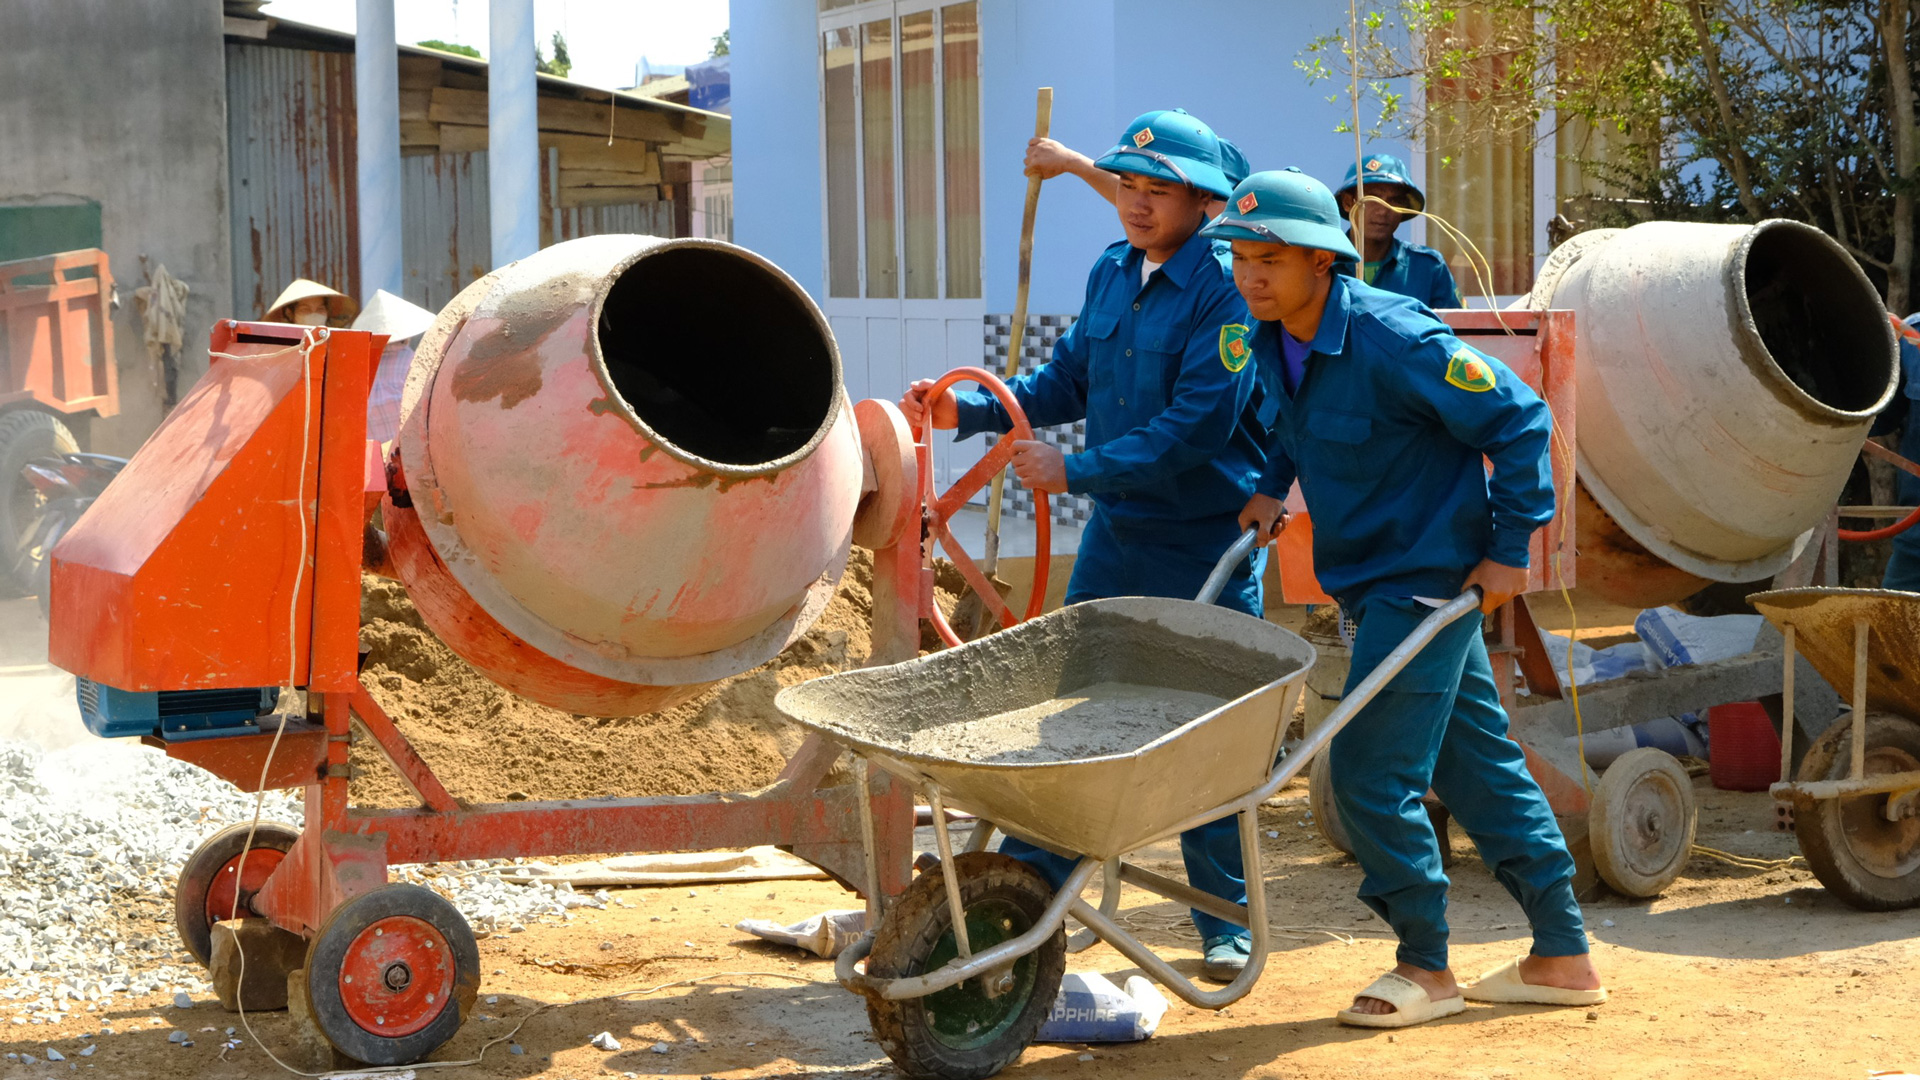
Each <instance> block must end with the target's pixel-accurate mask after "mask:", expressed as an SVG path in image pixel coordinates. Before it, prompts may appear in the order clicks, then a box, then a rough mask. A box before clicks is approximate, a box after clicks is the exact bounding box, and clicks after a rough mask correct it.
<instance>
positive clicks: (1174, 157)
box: [1093, 109, 1246, 199]
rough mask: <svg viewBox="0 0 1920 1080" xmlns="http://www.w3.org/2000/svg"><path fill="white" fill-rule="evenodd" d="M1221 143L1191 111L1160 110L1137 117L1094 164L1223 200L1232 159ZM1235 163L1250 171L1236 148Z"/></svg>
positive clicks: (1229, 190) (1230, 187)
mask: <svg viewBox="0 0 1920 1080" xmlns="http://www.w3.org/2000/svg"><path fill="white" fill-rule="evenodd" d="M1223 141H1224V140H1222V139H1221V138H1220V136H1218V135H1215V134H1214V133H1213V129H1212V128H1210V127H1208V126H1207V125H1205V124H1203V123H1201V122H1200V121H1199V120H1197V119H1195V118H1194V117H1192V116H1189V115H1188V114H1187V110H1185V109H1161V110H1157V111H1155V112H1150V113H1142V114H1140V115H1139V116H1137V117H1135V118H1134V120H1133V123H1131V124H1128V125H1127V131H1126V134H1124V135H1122V136H1121V137H1120V142H1119V143H1118V144H1116V145H1115V146H1114V148H1113V149H1111V150H1109V151H1107V152H1106V153H1105V154H1104V155H1102V156H1101V157H1100V159H1099V160H1098V161H1095V162H1094V163H1093V164H1094V167H1095V168H1097V169H1105V170H1106V171H1108V172H1116V173H1122V172H1130V173H1139V174H1140V175H1142V176H1151V177H1153V178H1155V179H1157V180H1171V181H1172V182H1174V183H1176V184H1186V185H1188V186H1189V187H1196V188H1199V189H1200V190H1201V191H1205V192H1207V193H1209V194H1212V195H1216V196H1219V197H1220V198H1222V199H1224V198H1226V197H1227V196H1228V195H1229V194H1231V193H1232V191H1233V181H1232V180H1230V179H1228V176H1227V170H1228V168H1229V166H1230V159H1229V156H1228V154H1227V152H1226V151H1224V150H1223V149H1222V146H1221V144H1222V142H1223ZM1227 145H1229V146H1231V145H1232V144H1230V143H1229V144H1227ZM1231 160H1232V161H1238V162H1239V167H1240V168H1242V169H1244V168H1245V166H1246V158H1245V157H1243V156H1242V155H1241V154H1240V151H1239V149H1238V148H1237V147H1236V148H1234V149H1233V151H1232V157H1231Z"/></svg>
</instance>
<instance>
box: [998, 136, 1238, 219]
mask: <svg viewBox="0 0 1920 1080" xmlns="http://www.w3.org/2000/svg"><path fill="white" fill-rule="evenodd" d="M1220 158H1221V170H1220V171H1221V172H1222V173H1224V174H1226V177H1227V186H1228V187H1232V186H1233V185H1234V184H1238V183H1239V182H1240V181H1242V180H1245V179H1246V178H1247V174H1248V173H1250V172H1252V171H1253V169H1252V167H1251V166H1249V165H1248V164H1247V155H1245V154H1243V153H1241V152H1240V148H1239V147H1238V146H1235V145H1234V144H1233V143H1232V141H1230V140H1229V139H1227V138H1226V137H1225V136H1221V137H1220ZM1025 164H1026V171H1027V175H1028V176H1037V177H1039V178H1040V179H1042V180H1051V179H1053V178H1054V177H1056V176H1061V175H1066V174H1071V175H1073V176H1077V177H1079V178H1080V179H1081V180H1082V181H1083V182H1084V183H1085V184H1086V185H1087V186H1088V187H1090V188H1092V189H1093V193H1094V194H1095V195H1098V196H1100V197H1101V198H1103V199H1105V200H1107V201H1108V202H1114V201H1115V200H1116V199H1118V198H1119V196H1120V176H1119V174H1117V173H1111V172H1108V171H1106V170H1105V169H1102V168H1101V167H1100V166H1099V165H1098V164H1096V163H1095V162H1094V160H1093V159H1092V158H1090V157H1088V156H1087V155H1085V154H1083V153H1081V152H1080V151H1078V150H1075V149H1074V148H1072V147H1070V146H1068V145H1066V144H1065V143H1062V142H1059V141H1056V140H1054V139H1049V138H1046V137H1045V136H1041V135H1036V136H1034V137H1033V138H1031V139H1029V140H1027V159H1026V163H1025ZM1226 207H1227V202H1226V200H1225V199H1221V198H1215V199H1213V200H1211V201H1210V202H1208V203H1207V216H1208V217H1212V216H1213V215H1215V214H1217V213H1219V212H1220V211H1222V210H1224V209H1226Z"/></svg>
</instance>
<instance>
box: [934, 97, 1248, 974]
mask: <svg viewBox="0 0 1920 1080" xmlns="http://www.w3.org/2000/svg"><path fill="white" fill-rule="evenodd" d="M1098 165H1099V167H1100V168H1101V169H1103V170H1105V171H1107V172H1110V173H1113V174H1116V175H1117V177H1118V186H1117V188H1116V191H1115V206H1116V208H1117V209H1118V210H1119V215H1120V225H1121V227H1122V228H1123V229H1124V230H1125V232H1126V237H1127V238H1126V239H1125V240H1123V241H1121V242H1119V243H1117V244H1114V245H1113V246H1111V247H1109V248H1107V250H1106V251H1105V252H1103V253H1102V254H1101V256H1100V259H1099V261H1098V262H1096V263H1095V264H1094V267H1093V273H1092V274H1091V275H1089V276H1088V278H1087V292H1086V299H1085V301H1084V302H1083V306H1082V307H1081V310H1080V317H1079V319H1078V321H1076V322H1075V323H1074V324H1073V325H1072V326H1071V327H1069V328H1068V329H1067V332H1066V333H1064V334H1062V335H1061V336H1060V339H1059V341H1058V342H1056V343H1055V345H1054V348H1053V359H1052V361H1051V362H1049V363H1047V364H1046V365H1044V366H1042V367H1041V368H1040V369H1039V370H1038V371H1035V372H1034V373H1033V374H1031V375H1025V376H1022V377H1020V378H1017V379H1014V380H1012V382H1011V383H1010V384H1009V385H1010V386H1011V388H1012V390H1013V393H1014V396H1015V397H1016V398H1017V399H1018V400H1019V402H1020V407H1021V409H1022V410H1024V411H1025V413H1026V415H1027V419H1028V420H1029V421H1030V422H1031V423H1032V424H1033V425H1034V426H1035V427H1041V426H1044V425H1050V424H1064V423H1070V422H1072V421H1075V420H1080V419H1085V420H1086V422H1087V449H1086V450H1084V451H1082V452H1079V453H1075V454H1062V453H1061V452H1060V451H1059V450H1058V449H1057V448H1054V447H1051V446H1048V445H1046V444H1045V443H1042V442H1038V441H1029V442H1022V443H1020V444H1019V446H1018V448H1017V450H1016V453H1015V457H1014V460H1013V468H1014V472H1015V474H1016V475H1018V476H1019V477H1020V480H1021V482H1022V483H1024V484H1026V485H1027V486H1028V487H1030V488H1033V489H1035V490H1038V491H1047V492H1071V493H1073V494H1076V495H1081V494H1084V495H1090V496H1092V498H1093V502H1094V513H1093V518H1092V520H1091V521H1089V522H1088V524H1087V528H1086V531H1085V533H1084V534H1083V535H1082V537H1081V540H1080V551H1079V557H1078V558H1077V559H1076V561H1075V562H1074V567H1073V577H1072V579H1071V580H1070V581H1069V582H1068V585H1067V603H1069V604H1072V603H1078V602H1080V601H1083V600H1093V599H1099V598H1103V597H1111V596H1171V597H1182V598H1185V599H1189V600H1190V599H1192V598H1193V597H1194V596H1195V595H1196V594H1197V593H1198V592H1199V591H1200V587H1201V585H1202V584H1204V583H1205V581H1206V578H1207V575H1208V574H1209V573H1210V572H1211V571H1212V569H1213V566H1214V563H1215V562H1216V561H1218V559H1219V558H1220V556H1221V555H1222V554H1224V553H1225V552H1226V549H1227V548H1228V547H1229V546H1231V545H1232V543H1233V541H1234V540H1235V539H1236V538H1237V537H1238V536H1239V534H1240V527H1239V525H1238V524H1237V522H1238V517H1239V512H1240V509H1241V507H1243V506H1244V505H1245V504H1246V501H1247V499H1248V497H1249V496H1251V495H1252V494H1253V483H1254V478H1255V477H1256V476H1257V475H1258V474H1259V472H1260V469H1261V465H1262V462H1263V457H1262V454H1263V446H1264V442H1265V424H1264V423H1262V422H1261V421H1260V419H1259V418H1258V417H1257V415H1256V414H1257V412H1258V409H1259V405H1258V402H1257V401H1256V400H1255V399H1256V384H1255V381H1254V375H1253V371H1252V369H1251V367H1250V366H1249V364H1248V359H1249V357H1250V355H1251V354H1250V353H1249V352H1248V350H1247V347H1246V343H1245V341H1244V340H1243V339H1244V336H1245V334H1246V332H1247V325H1246V322H1247V309H1246V305H1245V304H1243V303H1242V302H1241V300H1240V295H1239V293H1237V292H1235V291H1234V287H1233V276H1232V272H1231V270H1230V269H1229V267H1228V265H1227V252H1226V247H1225V245H1221V244H1215V243H1213V242H1212V241H1210V240H1207V239H1205V238H1203V237H1202V236H1200V227H1201V226H1202V225H1204V224H1205V223H1206V214H1205V211H1206V207H1207V204H1208V203H1209V202H1210V201H1212V200H1214V199H1218V198H1223V197H1225V196H1226V195H1227V194H1228V193H1229V192H1230V191H1231V190H1232V185H1231V184H1230V183H1228V182H1227V180H1226V177H1225V175H1224V171H1223V170H1224V169H1225V168H1228V167H1230V162H1229V160H1228V158H1227V156H1226V155H1224V154H1223V153H1222V150H1221V140H1220V139H1219V138H1218V137H1217V136H1216V135H1215V134H1214V133H1213V131H1212V129H1211V128H1209V127H1207V126H1206V125H1205V124H1203V123H1201V122H1200V121H1199V120H1197V119H1195V118H1194V117H1192V116H1189V115H1187V114H1186V113H1185V112H1184V111H1181V110H1178V109H1175V110H1169V111H1162V112H1150V113H1147V114H1145V115H1143V116H1140V117H1139V118H1137V119H1135V120H1134V122H1133V123H1132V124H1130V125H1128V126H1127V130H1126V133H1125V134H1124V135H1122V136H1121V139H1120V143H1119V145H1117V146H1115V147H1114V148H1113V149H1112V150H1110V151H1108V152H1107V153H1106V154H1105V155H1104V156H1102V157H1101V158H1100V159H1099V161H1098ZM932 385H933V382H932V380H923V381H921V382H917V383H915V384H914V385H913V387H912V388H911V389H909V390H908V392H907V394H906V396H905V397H904V398H903V399H902V400H901V402H900V407H901V409H902V411H903V412H905V413H906V415H907V419H908V420H909V421H910V422H911V423H913V424H914V425H915V426H916V427H917V426H918V425H919V423H920V420H921V417H922V416H924V415H925V412H926V410H928V409H929V408H930V409H931V410H932V413H933V422H934V426H936V427H940V428H958V437H960V438H966V437H968V436H970V435H974V434H976V433H979V432H983V431H985V432H1005V431H1007V430H1008V429H1009V427H1010V426H1011V425H1010V423H1009V421H1008V418H1007V415H1006V412H1005V411H1004V410H1003V409H1002V408H1001V407H1000V406H999V404H998V403H997V402H996V401H995V400H994V399H993V398H992V397H991V396H990V395H987V394H984V393H979V392H962V393H955V392H954V391H952V390H948V391H947V392H946V393H944V394H943V395H942V396H941V397H940V398H939V399H937V400H931V401H930V400H928V398H927V391H928V390H929V389H930V388H931V387H932ZM1269 407H1270V406H1269ZM1264 566H1265V554H1264V552H1262V553H1260V554H1259V555H1257V556H1256V557H1255V558H1254V559H1252V560H1249V561H1248V562H1243V563H1242V564H1241V565H1240V567H1239V568H1238V569H1237V570H1236V571H1235V573H1234V575H1233V577H1232V578H1231V579H1230V580H1229V581H1228V582H1227V587H1226V589H1225V591H1224V592H1222V593H1221V595H1220V601H1219V602H1220V603H1221V604H1222V605H1224V606H1226V607H1230V608H1233V609H1235V610H1237V611H1243V612H1246V613H1247V614H1249V615H1254V616H1258V615H1260V614H1261V594H1260V572H1261V570H1262V569H1263V568H1264ZM1180 847H1181V852H1182V854H1183V855H1184V856H1185V857H1186V864H1187V878H1188V880H1189V881H1191V882H1192V883H1193V884H1194V885H1195V886H1196V887H1198V888H1201V889H1205V890H1206V891H1208V892H1210V893H1213V894H1214V895H1216V896H1220V897H1223V898H1225V899H1227V900H1231V901H1233V902H1235V903H1244V902H1245V900H1246V886H1245V883H1244V881H1243V877H1244V875H1243V872H1242V867H1241V861H1240V845H1239V839H1238V825H1237V822H1236V820H1235V818H1233V817H1232V816H1229V817H1226V818H1223V819H1221V820H1219V821H1216V822H1211V823H1209V824H1207V825H1203V826H1200V827H1199V828H1196V829H1190V830H1188V831H1187V833H1186V834H1185V835H1183V836H1182V837H1181V839H1180ZM1000 850H1001V851H1003V852H1006V853H1008V854H1011V855H1014V856H1016V857H1018V858H1020V859H1023V860H1025V861H1027V862H1028V863H1030V864H1032V865H1033V866H1035V867H1036V868H1037V869H1039V870H1040V871H1041V872H1042V873H1043V874H1045V875H1046V876H1047V877H1048V878H1049V879H1051V880H1052V882H1053V883H1054V885H1055V886H1056V887H1058V885H1059V884H1060V883H1061V882H1062V881H1064V880H1065V878H1066V875H1067V873H1068V872H1070V871H1071V869H1072V862H1071V861H1069V860H1067V859H1064V858H1061V857H1060V856H1058V855H1055V854H1053V853H1051V852H1048V851H1044V850H1042V849H1039V848H1035V847H1033V846H1032V845H1029V844H1026V843H1023V842H1021V841H1019V840H1015V839H1011V838H1009V839H1008V840H1007V841H1006V842H1005V843H1004V844H1003V845H1002V846H1001V848H1000ZM1193 921H1194V925H1195V926H1197V927H1198V928H1199V930H1200V934H1201V937H1202V939H1203V941H1204V946H1205V948H1204V951H1205V963H1204V966H1203V971H1204V973H1205V974H1206V975H1207V976H1208V977H1210V978H1216V979H1220V980H1222V981H1226V980H1229V979H1231V978H1232V977H1233V976H1234V975H1235V974H1237V973H1238V972H1239V970H1240V969H1241V968H1243V967H1245V966H1246V957H1247V950H1248V937H1247V934H1246V932H1245V931H1244V930H1242V929H1241V928H1240V927H1237V926H1234V925H1232V924H1231V923H1227V922H1225V921H1223V920H1220V919H1217V918H1214V917H1213V916H1211V915H1207V914H1205V913H1204V912H1199V911H1195V912H1194V913H1193Z"/></svg>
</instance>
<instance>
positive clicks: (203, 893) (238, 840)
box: [173, 821, 300, 967]
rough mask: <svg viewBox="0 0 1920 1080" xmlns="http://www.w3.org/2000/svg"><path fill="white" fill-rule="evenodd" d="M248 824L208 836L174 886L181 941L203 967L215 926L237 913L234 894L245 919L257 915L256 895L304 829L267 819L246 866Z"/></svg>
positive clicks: (255, 836)
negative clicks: (243, 852)
mask: <svg viewBox="0 0 1920 1080" xmlns="http://www.w3.org/2000/svg"><path fill="white" fill-rule="evenodd" d="M247 829H248V826H247V825H244V824H242V825H230V826H228V827H227V828H224V829H221V830H220V831H219V832H217V833H214V834H213V835H212V836H210V837H208V838H207V841H206V843H204V844H201V845H200V846H199V847H198V848H197V849H195V850H194V853H193V854H192V855H190V856H188V857H187V861H186V865H184V866H182V867H181V868H180V877H179V879H178V880H177V881H176V882H175V884H174V889H173V925H174V929H175V930H177V931H179V933H180V943H181V944H182V945H184V946H186V949H187V952H189V953H191V954H193V958H194V959H195V960H198V961H199V962H200V964H201V966H203V967H204V966H206V964H207V962H208V960H209V959H211V957H212V956H213V924H214V923H217V922H219V921H220V920H222V919H230V918H232V917H233V912H234V892H235V891H236V889H237V890H238V892H239V894H240V895H239V900H240V905H239V912H240V915H241V917H242V918H245V917H246V916H248V915H251V914H253V908H252V907H251V906H250V905H251V904H252V902H253V894H254V893H257V892H259V891H260V887H261V886H262V885H265V884H266V883H267V878H268V877H269V876H271V875H272V874H273V871H274V870H275V868H277V867H278V866H279V865H280V860H282V859H284V858H286V857H287V852H288V851H291V850H292V849H293V843H294V841H296V840H298V839H300V830H298V829H296V828H294V827H293V826H291V825H282V824H280V823H279V822H277V821H263V822H261V823H260V826H259V828H258V829H256V830H255V831H254V834H253V849H252V850H251V851H247V854H246V865H245V866H244V867H242V865H241V859H240V855H241V852H242V851H246V846H247ZM243 875H244V876H243Z"/></svg>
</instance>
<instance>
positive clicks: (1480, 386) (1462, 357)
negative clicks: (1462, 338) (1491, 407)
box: [1447, 346, 1493, 394]
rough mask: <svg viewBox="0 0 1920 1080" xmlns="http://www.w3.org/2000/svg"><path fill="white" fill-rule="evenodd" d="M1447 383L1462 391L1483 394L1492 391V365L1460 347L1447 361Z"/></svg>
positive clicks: (1467, 349) (1476, 354)
mask: <svg viewBox="0 0 1920 1080" xmlns="http://www.w3.org/2000/svg"><path fill="white" fill-rule="evenodd" d="M1447 382H1449V383H1451V384H1453V385H1454V386H1457V387H1459V388H1460V389H1462V390H1471V391H1473V392H1474V393H1476V394H1478V393H1484V392H1485V391H1488V390H1491V389H1493V365H1492V364H1489V363H1487V361H1486V359H1485V358H1484V357H1482V356H1480V355H1479V354H1478V353H1476V352H1474V351H1473V350H1472V349H1469V348H1466V347H1464V346H1462V347H1461V348H1460V349H1459V350H1458V351H1456V352H1455V353H1454V354H1453V356H1452V357H1450V358H1449V359H1448V360H1447Z"/></svg>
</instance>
